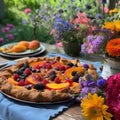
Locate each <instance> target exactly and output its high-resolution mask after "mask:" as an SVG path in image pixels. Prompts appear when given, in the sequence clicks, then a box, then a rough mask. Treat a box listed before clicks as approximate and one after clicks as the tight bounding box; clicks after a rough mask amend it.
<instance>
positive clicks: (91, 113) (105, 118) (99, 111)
mask: <svg viewBox="0 0 120 120" xmlns="http://www.w3.org/2000/svg"><path fill="white" fill-rule="evenodd" d="M81 108H82V115H83V116H84V117H85V118H86V120H111V117H112V115H111V114H110V113H108V112H107V109H108V106H107V105H104V98H102V97H101V96H98V95H97V94H93V95H92V94H90V93H89V94H88V98H83V99H82V101H81Z"/></svg>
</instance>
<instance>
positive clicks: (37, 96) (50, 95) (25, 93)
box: [0, 57, 98, 102]
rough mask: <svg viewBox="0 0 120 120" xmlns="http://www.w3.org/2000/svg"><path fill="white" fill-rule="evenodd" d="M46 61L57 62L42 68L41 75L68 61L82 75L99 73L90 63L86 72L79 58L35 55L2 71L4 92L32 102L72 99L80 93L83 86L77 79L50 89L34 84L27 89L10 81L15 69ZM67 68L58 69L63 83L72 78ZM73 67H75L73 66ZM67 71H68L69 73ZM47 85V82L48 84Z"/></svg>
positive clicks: (1, 86)
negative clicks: (26, 64) (60, 87)
mask: <svg viewBox="0 0 120 120" xmlns="http://www.w3.org/2000/svg"><path fill="white" fill-rule="evenodd" d="M45 61H49V63H52V62H53V61H55V63H54V64H52V68H50V69H47V70H45V69H41V71H40V72H38V73H39V75H41V76H43V77H44V75H45V76H47V75H48V74H50V71H52V70H53V69H54V70H55V67H56V66H57V64H60V65H63V66H67V67H68V63H72V64H74V65H75V67H77V68H79V71H78V72H79V73H80V74H81V75H82V77H84V76H85V75H86V73H90V74H92V76H93V77H95V78H96V77H97V75H98V74H97V72H96V69H95V68H94V66H93V65H91V64H90V65H89V66H90V67H89V69H88V70H87V72H86V70H85V69H84V67H83V65H82V64H81V63H80V62H78V60H77V59H74V60H68V59H63V58H61V57H54V58H48V57H36V58H34V57H33V58H29V59H25V60H21V61H19V62H17V63H16V64H14V65H13V66H10V67H8V68H6V69H4V70H3V71H0V90H1V91H2V92H3V93H5V94H7V95H10V96H12V97H13V98H17V99H20V100H23V101H24V100H25V101H32V102H56V101H63V100H67V99H70V98H71V96H72V95H74V94H79V93H80V90H81V86H80V85H79V83H77V82H76V81H75V82H73V81H72V83H71V82H70V85H69V86H67V87H65V88H62V89H48V88H47V87H45V88H44V89H43V90H38V89H35V88H34V87H33V86H34V85H32V88H31V89H27V88H26V85H23V86H19V85H15V84H13V83H11V82H9V81H8V78H10V77H13V74H14V73H15V71H16V70H19V69H21V68H22V67H23V66H24V64H25V63H28V64H29V65H30V66H31V67H33V66H34V63H37V62H40V63H41V62H45ZM56 63H57V64H56ZM55 64H56V65H55ZM67 69H71V68H67ZM67 69H65V70H64V73H63V71H62V70H60V71H57V70H56V74H57V77H60V79H62V80H61V82H62V83H65V82H66V81H67V80H68V82H69V81H70V80H71V78H69V75H68V73H67V72H66V71H67ZM72 69H73V67H72ZM65 73H67V75H66V74H65ZM31 74H33V73H31ZM69 74H70V73H69ZM61 76H62V77H61ZM47 79H48V81H49V83H54V81H52V80H50V79H49V78H47ZM40 82H41V81H40ZM57 84H60V83H57ZM30 85H31V84H30ZM46 86H47V84H46Z"/></svg>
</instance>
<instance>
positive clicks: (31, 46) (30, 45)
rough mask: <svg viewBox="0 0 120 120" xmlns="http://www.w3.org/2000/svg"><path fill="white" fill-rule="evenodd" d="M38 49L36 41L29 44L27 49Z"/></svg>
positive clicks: (38, 43)
mask: <svg viewBox="0 0 120 120" xmlns="http://www.w3.org/2000/svg"><path fill="white" fill-rule="evenodd" d="M39 47H40V42H39V41H38V40H33V41H31V42H30V43H29V49H30V50H35V49H37V48H39Z"/></svg>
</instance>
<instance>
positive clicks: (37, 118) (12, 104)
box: [0, 52, 101, 120]
mask: <svg viewBox="0 0 120 120" xmlns="http://www.w3.org/2000/svg"><path fill="white" fill-rule="evenodd" d="M47 56H48V57H55V56H61V57H64V58H67V59H73V57H70V56H67V55H65V54H58V53H55V52H52V53H50V54H48V55H47ZM80 61H81V62H83V63H84V62H86V61H85V60H80ZM87 62H89V63H91V62H90V61H87ZM94 65H95V66H96V67H97V68H99V67H100V66H101V64H100V63H99V62H95V63H94ZM75 102H76V100H75V99H72V100H70V101H66V102H62V103H58V104H27V103H22V102H19V101H15V100H12V99H10V98H7V97H5V96H4V95H2V94H1V93H0V120H49V119H50V118H53V117H55V116H56V115H58V114H60V113H61V112H63V111H64V110H65V109H68V108H69V107H70V106H71V105H72V104H74V103H75Z"/></svg>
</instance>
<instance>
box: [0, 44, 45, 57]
mask: <svg viewBox="0 0 120 120" xmlns="http://www.w3.org/2000/svg"><path fill="white" fill-rule="evenodd" d="M45 50H46V48H45V46H44V45H42V44H41V49H40V50H39V51H37V52H33V53H30V54H18V55H14V54H5V53H2V52H0V56H3V57H8V58H22V57H34V56H38V55H40V54H42V53H43V52H45Z"/></svg>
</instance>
